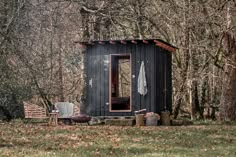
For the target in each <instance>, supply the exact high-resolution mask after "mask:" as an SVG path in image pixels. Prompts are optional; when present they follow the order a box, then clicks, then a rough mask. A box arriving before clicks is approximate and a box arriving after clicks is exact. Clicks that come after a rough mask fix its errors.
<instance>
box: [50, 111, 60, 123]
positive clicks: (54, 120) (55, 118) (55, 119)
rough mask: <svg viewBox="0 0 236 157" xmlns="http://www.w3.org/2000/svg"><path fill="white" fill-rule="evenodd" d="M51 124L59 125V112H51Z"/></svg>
mask: <svg viewBox="0 0 236 157" xmlns="http://www.w3.org/2000/svg"><path fill="white" fill-rule="evenodd" d="M49 116H50V117H49V122H48V124H49V125H56V126H57V125H58V112H52V113H49Z"/></svg>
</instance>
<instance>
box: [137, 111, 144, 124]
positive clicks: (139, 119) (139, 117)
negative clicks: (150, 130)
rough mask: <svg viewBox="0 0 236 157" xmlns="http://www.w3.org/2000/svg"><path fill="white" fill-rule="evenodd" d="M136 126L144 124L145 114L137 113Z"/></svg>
mask: <svg viewBox="0 0 236 157" xmlns="http://www.w3.org/2000/svg"><path fill="white" fill-rule="evenodd" d="M135 118H136V126H144V114H136V115H135Z"/></svg>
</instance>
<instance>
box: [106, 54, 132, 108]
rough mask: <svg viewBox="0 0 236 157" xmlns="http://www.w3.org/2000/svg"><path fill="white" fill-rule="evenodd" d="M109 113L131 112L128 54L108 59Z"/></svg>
mask: <svg viewBox="0 0 236 157" xmlns="http://www.w3.org/2000/svg"><path fill="white" fill-rule="evenodd" d="M110 63H111V64H110V94H109V95H110V111H111V112H130V111H131V58H130V54H122V55H111V57H110Z"/></svg>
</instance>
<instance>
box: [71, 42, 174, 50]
mask: <svg viewBox="0 0 236 157" xmlns="http://www.w3.org/2000/svg"><path fill="white" fill-rule="evenodd" d="M75 43H79V44H80V45H81V46H82V47H84V48H86V47H87V46H92V45H95V44H100V45H105V44H118V43H120V44H127V43H132V44H138V43H144V44H149V43H154V44H155V45H156V46H158V47H161V48H163V49H165V50H167V51H169V52H175V51H176V49H178V48H177V47H175V46H173V45H171V44H169V43H167V42H165V41H163V40H161V39H148V40H140V39H136V40H103V41H101V40H100V41H83V42H80V41H76V42H75Z"/></svg>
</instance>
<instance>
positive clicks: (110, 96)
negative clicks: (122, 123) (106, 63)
mask: <svg viewBox="0 0 236 157" xmlns="http://www.w3.org/2000/svg"><path fill="white" fill-rule="evenodd" d="M112 56H129V58H130V109H129V110H112V108H111V105H112V102H111V98H112V86H111V84H112ZM109 112H132V56H131V53H124V54H110V67H109Z"/></svg>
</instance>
